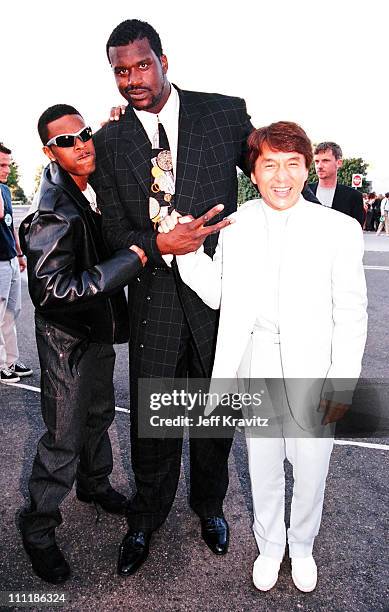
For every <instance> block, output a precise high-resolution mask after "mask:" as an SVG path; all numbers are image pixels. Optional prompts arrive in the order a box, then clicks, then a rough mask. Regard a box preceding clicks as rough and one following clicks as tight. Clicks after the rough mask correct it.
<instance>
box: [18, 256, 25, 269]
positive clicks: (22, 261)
mask: <svg viewBox="0 0 389 612" xmlns="http://www.w3.org/2000/svg"><path fill="white" fill-rule="evenodd" d="M18 262H19V270H20V271H21V272H24V270H25V269H26V267H27V264H26V260H25V258H24V257H18Z"/></svg>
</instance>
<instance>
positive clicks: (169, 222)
mask: <svg viewBox="0 0 389 612" xmlns="http://www.w3.org/2000/svg"><path fill="white" fill-rule="evenodd" d="M189 221H193V217H192V215H186V216H185V217H183V216H182V215H181V214H180V213H179V212H178V211H177V210H173V211H172V212H171V214H170V215H167V216H166V217H164V218H163V219H162V221H160V222H159V224H158V231H159V233H160V234H168V233H169V232H171V230H173V229H174V228H175V227H176V225H177V223H189Z"/></svg>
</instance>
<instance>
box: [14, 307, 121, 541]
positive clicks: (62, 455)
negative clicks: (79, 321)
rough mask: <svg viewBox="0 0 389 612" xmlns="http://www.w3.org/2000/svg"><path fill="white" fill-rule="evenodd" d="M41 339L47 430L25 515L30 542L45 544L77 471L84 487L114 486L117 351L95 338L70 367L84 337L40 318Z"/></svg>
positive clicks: (23, 525) (23, 523) (24, 526)
mask: <svg viewBox="0 0 389 612" xmlns="http://www.w3.org/2000/svg"><path fill="white" fill-rule="evenodd" d="M36 339H37V346H38V353H39V361H40V366H41V390H42V394H41V405H42V416H43V420H44V422H45V425H46V428H47V431H46V432H45V433H44V434H43V436H42V438H41V439H40V440H39V443H38V448H37V453H36V457H35V460H34V463H33V468H32V474H31V478H30V481H29V491H30V498H31V506H30V509H29V510H28V511H26V512H24V513H22V515H21V528H22V533H23V537H24V539H25V540H26V541H27V542H28V543H30V544H31V545H34V546H37V547H40V548H45V547H47V546H50V545H51V544H52V543H53V541H54V536H55V533H54V532H55V528H56V527H58V525H60V524H61V522H62V517H61V513H60V511H59V505H60V503H61V502H62V501H63V499H64V498H65V497H66V495H67V494H68V493H69V491H70V490H71V488H72V486H73V483H74V480H75V478H76V477H77V487H78V488H79V489H81V490H82V491H83V492H85V493H100V492H104V491H106V490H107V489H108V487H109V486H110V484H109V480H108V476H109V475H110V473H111V472H112V450H111V443H110V440H109V435H108V428H109V426H110V425H111V423H112V421H113V419H114V416H115V401H114V390H113V382H112V375H113V368H114V363H115V352H114V350H113V347H112V345H110V344H97V343H93V342H92V343H90V344H89V346H88V347H87V348H86V350H85V352H83V353H82V356H81V359H80V361H79V363H78V366H77V368H74V367H73V368H72V369H71V367H70V365H69V357H70V356H71V355H72V354H73V351H74V348H75V346H77V344H78V343H79V342H80V339H79V338H76V337H74V336H72V335H70V334H68V333H65V332H64V331H62V330H60V329H59V328H58V327H55V326H53V325H50V324H49V323H47V322H45V321H43V320H41V319H39V318H37V319H36Z"/></svg>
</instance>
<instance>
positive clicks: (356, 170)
mask: <svg viewBox="0 0 389 612" xmlns="http://www.w3.org/2000/svg"><path fill="white" fill-rule="evenodd" d="M368 166H369V164H367V163H366V162H364V161H363V159H362V157H350V158H346V159H343V164H342V166H341V167H340V168H339V170H338V181H339V183H342V184H343V185H348V187H351V179H352V175H353V174H362V176H363V180H362V187H360V188H359V189H358V191H361V192H369V191H370V190H371V188H370V183H369V182H368V181H367V180H366V178H365V177H366V174H367V169H368ZM318 180H319V179H318V177H317V174H316V172H315V164H314V163H313V162H312V165H311V167H310V169H309V175H308V183H315V182H317V181H318Z"/></svg>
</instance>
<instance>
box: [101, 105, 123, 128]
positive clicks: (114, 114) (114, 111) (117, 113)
mask: <svg viewBox="0 0 389 612" xmlns="http://www.w3.org/2000/svg"><path fill="white" fill-rule="evenodd" d="M126 108H127V106H126V105H125V104H121V105H120V106H113V107H112V108H111V111H110V113H109V119H107V120H105V121H101V122H100V126H101V127H103V125H106V124H107V123H109V122H110V121H119V119H120V117H121V116H122V115H124V113H125V112H126Z"/></svg>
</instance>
